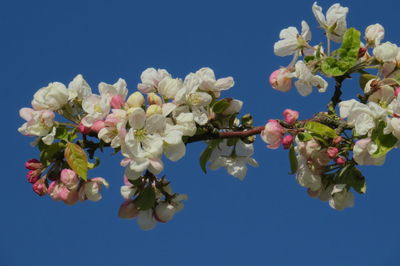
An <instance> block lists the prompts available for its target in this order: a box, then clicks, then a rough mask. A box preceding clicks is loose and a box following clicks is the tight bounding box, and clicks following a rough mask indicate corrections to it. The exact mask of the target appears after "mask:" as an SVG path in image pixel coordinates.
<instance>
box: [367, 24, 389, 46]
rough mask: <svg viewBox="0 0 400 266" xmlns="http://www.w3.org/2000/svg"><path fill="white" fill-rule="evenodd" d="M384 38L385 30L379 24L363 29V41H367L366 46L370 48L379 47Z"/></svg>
mask: <svg viewBox="0 0 400 266" xmlns="http://www.w3.org/2000/svg"><path fill="white" fill-rule="evenodd" d="M384 36H385V29H384V28H383V27H382V25H381V24H379V23H376V24H373V25H369V26H368V27H367V28H366V29H365V40H367V43H368V45H370V46H372V47H374V46H376V45H379V44H380V43H381V41H382V39H383V37H384Z"/></svg>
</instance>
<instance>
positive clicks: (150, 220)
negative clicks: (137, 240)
mask: <svg viewBox="0 0 400 266" xmlns="http://www.w3.org/2000/svg"><path fill="white" fill-rule="evenodd" d="M137 223H138V225H139V227H140V228H141V229H142V230H151V229H153V228H154V227H155V226H156V225H157V221H156V220H155V219H154V217H153V211H152V210H146V211H140V212H139V215H138V218H137Z"/></svg>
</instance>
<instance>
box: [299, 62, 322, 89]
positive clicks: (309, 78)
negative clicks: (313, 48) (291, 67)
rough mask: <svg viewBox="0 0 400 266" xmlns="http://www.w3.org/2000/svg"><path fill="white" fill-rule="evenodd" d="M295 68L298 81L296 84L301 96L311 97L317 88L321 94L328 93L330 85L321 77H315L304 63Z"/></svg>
mask: <svg viewBox="0 0 400 266" xmlns="http://www.w3.org/2000/svg"><path fill="white" fill-rule="evenodd" d="M295 68H296V77H297V78H298V80H297V81H296V82H295V83H294V84H295V86H296V88H297V91H298V92H299V93H300V95H301V96H307V95H309V94H310V93H311V92H312V88H313V87H317V88H318V91H319V92H325V91H326V88H327V87H328V83H327V82H326V81H325V80H324V79H323V78H322V77H321V76H319V75H313V74H312V73H311V70H310V69H309V68H308V67H307V65H306V64H305V63H304V62H303V61H298V62H297V63H296V65H295Z"/></svg>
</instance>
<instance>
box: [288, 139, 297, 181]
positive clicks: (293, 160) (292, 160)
mask: <svg viewBox="0 0 400 266" xmlns="http://www.w3.org/2000/svg"><path fill="white" fill-rule="evenodd" d="M289 160H290V171H291V173H290V174H291V175H293V174H295V173H296V172H297V167H298V161H297V157H296V152H295V151H294V147H293V146H292V147H291V148H290V150H289Z"/></svg>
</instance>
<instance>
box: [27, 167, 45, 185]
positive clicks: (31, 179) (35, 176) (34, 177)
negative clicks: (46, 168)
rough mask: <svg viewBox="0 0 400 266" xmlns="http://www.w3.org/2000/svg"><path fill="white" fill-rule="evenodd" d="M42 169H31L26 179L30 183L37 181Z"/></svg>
mask: <svg viewBox="0 0 400 266" xmlns="http://www.w3.org/2000/svg"><path fill="white" fill-rule="evenodd" d="M40 173H41V169H36V170H30V171H29V172H28V173H27V174H26V179H27V180H28V182H29V183H31V184H34V183H36V181H38V179H39V177H40Z"/></svg>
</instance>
